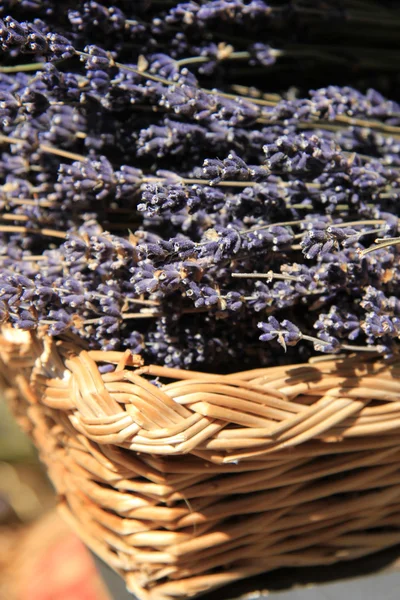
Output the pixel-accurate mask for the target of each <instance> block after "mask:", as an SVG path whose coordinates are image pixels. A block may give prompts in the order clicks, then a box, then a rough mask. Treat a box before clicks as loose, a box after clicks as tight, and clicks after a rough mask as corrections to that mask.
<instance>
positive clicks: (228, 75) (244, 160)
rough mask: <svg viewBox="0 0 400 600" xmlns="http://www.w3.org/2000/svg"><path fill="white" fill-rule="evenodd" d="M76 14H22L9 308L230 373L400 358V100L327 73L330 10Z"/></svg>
mask: <svg viewBox="0 0 400 600" xmlns="http://www.w3.org/2000/svg"><path fill="white" fill-rule="evenodd" d="M331 4H332V7H331V8H329V11H331V12H332V15H331V16H332V18H333V17H334V18H335V20H334V21H332V22H334V23H335V24H340V22H341V19H343V18H344V17H343V14H344V13H345V12H346V7H345V8H344V9H343V10H344V13H341V12H340V11H339V12H338V11H337V10H335V9H334V6H333V4H334V3H331ZM341 4H342V3H341ZM67 5H68V6H67ZM63 8H65V10H63V11H61V10H54V3H51V2H43V3H36V4H35V3H34V2H33V3H32V2H20V3H18V8H15V10H14V6H13V3H11V4H10V6H9V7H8V9H9V12H10V14H8V15H7V14H6V13H5V12H4V9H3V12H2V13H1V23H0V43H1V46H2V50H3V56H4V58H5V60H4V65H5V66H4V72H3V71H2V70H1V71H0V152H1V154H0V266H1V269H0V302H1V304H0V315H1V319H2V322H9V323H11V324H12V325H13V326H15V327H18V328H22V329H28V330H35V329H37V328H41V329H44V330H46V331H47V332H48V333H49V334H50V335H53V336H58V337H60V336H61V337H63V338H68V337H69V336H71V334H72V335H74V336H78V337H79V338H80V339H82V340H83V341H84V343H85V345H86V346H87V347H89V348H102V349H106V350H113V349H125V348H129V349H131V350H132V351H133V352H137V353H140V354H142V356H143V358H144V359H145V360H146V361H149V362H155V363H158V364H166V365H169V366H173V367H182V368H194V369H203V370H208V369H218V370H219V371H220V372H226V371H229V370H233V369H235V368H238V369H239V368H243V367H244V366H246V367H248V368H250V367H253V366H258V365H268V364H274V363H280V362H285V361H287V362H292V361H304V360H306V359H307V358H308V357H309V356H311V355H312V354H314V353H319V352H323V353H328V354H329V353H337V352H346V351H353V350H358V351H374V352H376V351H378V352H381V353H384V354H385V355H388V354H391V353H392V354H393V353H396V352H398V339H399V335H400V304H399V301H398V300H397V297H398V290H399V284H400V271H399V268H398V248H399V241H400V240H399V236H400V234H399V224H398V216H399V209H398V201H399V196H400V170H399V169H400V146H399V144H398V139H397V138H398V136H399V134H400V122H399V120H400V105H399V103H398V98H397V97H396V94H395V93H393V99H391V100H390V99H388V98H387V97H386V95H385V94H383V93H381V92H379V91H377V90H373V89H364V88H363V91H361V88H360V89H358V82H357V81H356V75H355V74H354V73H353V71H352V69H350V71H349V73H347V72H346V66H345V65H344V63H343V61H342V62H341V63H340V67H338V68H340V70H341V71H343V72H344V75H342V74H341V78H339V77H337V80H338V81H342V84H341V85H335V86H332V85H328V84H327V82H326V76H325V69H324V66H323V65H324V64H325V62H324V61H326V60H330V63H329V64H330V65H331V67H332V69H333V73H336V72H335V71H334V69H335V66H334V65H335V64H336V63H335V60H337V58H336V59H335V58H334V56H333V58H332V55H335V56H336V55H337V52H336V51H332V49H331V48H330V44H329V43H328V41H325V40H322V39H320V37H318V35H319V34H318V31H319V29H322V30H324V23H325V18H326V14H325V13H324V10H323V9H322V8H321V7H320V6H319V3H316V4H315V6H313V9H312V10H311V9H310V10H308V11H305V10H304V11H303V12H302V8H301V6H299V7H297V8H293V7H292V8H291V10H292V11H294V12H290V11H289V6H286V5H285V4H282V5H280V6H279V7H278V6H275V5H273V6H271V5H270V4H269V3H267V2H264V1H261V0H253V1H251V2H243V1H242V0H230V1H229V2H228V1H219V0H207V1H205V2H202V3H197V2H184V3H183V2H181V3H175V4H174V5H173V6H167V5H164V6H163V5H162V4H161V3H154V5H152V4H151V3H150V2H147V3H146V2H145V3H139V2H138V3H132V4H130V3H125V2H122V3H116V5H115V6H111V5H109V4H106V3H103V2H101V1H98V2H94V1H91V0H88V1H85V2H82V3H81V4H79V6H76V7H75V6H74V7H71V6H70V5H69V4H68V3H66V5H65V6H64V4H63ZM310 11H311V12H310ZM311 13H312V14H311ZM372 14H374V13H373V10H372V6H371V16H372ZM352 16H353V18H354V19H357V18H358V17H359V18H360V24H359V26H360V27H366V28H367V29H368V27H369V25H368V24H366V23H364V24H361V21H362V16H363V15H361V13H359V12H358V10H356V9H354V10H353V12H352ZM304 25H306V26H307V27H308V28H309V29H308V30H309V31H313V32H314V35H315V36H316V37H315V42H314V41H313V42H312V44H314V46H313V45H312V44H311V46H310V44H309V42H307V41H306V40H304V33H303V29H304V28H303V26H304ZM337 26H338V30H337V35H338V39H340V40H341V41H342V42H343V44H344V47H346V39H345V38H342V37H341V36H342V35H344V34H343V33H342V32H341V30H340V27H339V25H337ZM371 26H372V25H371ZM335 27H336V25H335ZM377 27H385V28H386V29H385V31H387V32H390V31H391V29H390V27H391V25H389V23H388V24H387V25H379V26H377ZM325 30H326V28H325ZM310 39H314V38H310ZM352 43H353V42H352ZM324 44H325V46H326V47H325V46H324ZM392 52H395V50H393V49H392ZM310 53H311V54H313V56H314V58H313V59H312V60H313V61H314V62H311V63H310V62H307V61H308V60H309V57H310ZM360 54H361V55H362V56H361V58H360ZM349 56H351V57H352V60H358V61H359V62H357V65H358V68H359V71H360V73H361V72H362V71H363V69H364V67H366V66H367V65H368V60H369V59H368V53H365V52H361V50H360V51H358V50H357V42H354V43H353V45H352V49H351V50H349ZM375 60H376V61H377V63H379V64H380V69H379V74H380V76H381V74H382V73H385V72H386V69H389V65H388V63H387V62H386V59H385V56H384V48H383V47H379V48H377V49H376V57H375ZM302 61H303V62H304V65H305V66H304V67H303V66H302V65H303V62H302ZM321 63H322V68H321ZM282 65H284V67H285V68H284V69H282V71H281V70H280V69H281V66H282ZM368 68H370V67H368ZM2 69H3V68H2ZM306 71H307V73H308V74H309V77H310V79H307V80H306V81H307V82H308V81H309V82H310V83H309V84H308V83H307V85H308V87H310V88H311V89H310V90H309V91H307V90H305V89H304V86H302V88H301V89H297V90H294V89H293V88H291V89H288V90H285V87H287V88H288V87H289V84H290V85H292V79H293V82H296V81H298V80H297V79H296V77H298V75H297V74H296V73H297V72H301V73H303V75H304V73H305V72H306ZM286 72H287V74H288V75H287V77H288V78H289V79H290V82H289V84H288V85H286V79H285V77H286V75H285V73H286ZM371 72H372V71H371ZM277 74H278V75H279V74H282V77H283V79H282V89H279V90H278V93H277V94H274V93H271V92H270V90H271V89H276V87H274V86H276V81H277V79H279V81H281V79H280V78H279V77H278V78H277ZM336 75H337V73H336ZM360 76H361V75H360ZM249 81H251V85H252V87H250V88H248V87H247V84H248V82H249ZM380 81H381V80H376V82H377V83H378V84H379V82H380Z"/></svg>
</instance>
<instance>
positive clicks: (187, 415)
mask: <svg viewBox="0 0 400 600" xmlns="http://www.w3.org/2000/svg"><path fill="white" fill-rule="evenodd" d="M105 364H113V365H115V367H116V368H115V370H114V371H113V372H108V373H104V374H101V372H100V370H99V367H100V366H104V365H105ZM101 370H103V369H101ZM0 377H1V379H2V383H3V386H5V387H6V388H8V389H7V397H8V400H9V402H10V404H11V405H12V407H13V409H14V413H15V414H16V415H17V418H18V419H19V422H20V423H21V425H22V426H23V427H24V428H25V430H27V431H28V432H29V433H30V434H31V436H32V437H33V439H34V441H35V444H36V445H37V447H38V448H39V450H40V454H41V458H42V460H43V461H44V462H45V463H46V465H47V467H48V471H49V475H50V477H51V479H52V481H53V483H54V485H55V487H56V489H57V491H58V494H59V508H60V511H61V513H62V514H63V515H64V517H65V518H66V519H67V521H68V522H69V523H70V524H71V526H72V527H73V528H74V529H75V530H76V532H77V533H78V534H79V536H80V537H81V539H83V541H84V542H85V543H86V544H87V545H88V546H89V547H90V548H91V549H92V550H93V551H94V552H96V553H97V554H98V555H99V556H100V557H101V558H102V559H103V560H104V561H106V562H107V563H108V564H109V565H110V566H111V567H113V568H114V569H115V570H116V571H117V572H119V573H120V574H121V575H122V576H123V577H124V578H125V581H126V583H127V586H128V589H130V590H131V591H132V592H134V593H135V594H136V595H137V596H138V597H139V598H140V599H142V600H159V599H162V600H164V599H165V600H167V599H170V598H179V597H182V598H183V597H187V596H191V595H195V594H197V593H200V592H203V591H205V590H209V589H211V588H213V587H217V586H220V585H223V584H225V583H228V582H232V581H234V580H236V579H239V578H243V577H248V576H250V575H254V574H256V573H260V572H263V571H267V570H272V569H275V568H277V567H282V566H301V565H319V564H329V563H334V562H336V561H339V560H347V559H351V558H355V557H360V556H363V555H366V554H369V553H372V552H375V551H377V550H380V549H382V548H385V547H388V546H391V545H394V544H397V543H399V542H400V461H399V459H400V438H399V429H400V364H399V363H396V362H395V361H392V362H389V361H386V362H385V361H382V360H379V358H378V357H371V358H366V357H365V355H362V356H360V355H359V356H352V357H346V358H336V359H329V360H320V361H315V362H314V363H312V364H305V365H297V366H296V365H293V366H290V367H288V366H284V367H276V368H270V369H258V370H253V371H247V372H242V373H235V374H231V375H212V374H206V373H197V372H193V371H179V370H176V369H168V368H163V367H156V366H147V365H146V366H143V365H142V364H141V360H140V357H138V356H134V355H132V354H131V353H130V352H126V353H120V352H100V351H86V350H83V349H82V348H80V347H79V346H78V345H76V344H74V343H73V342H71V341H66V340H64V341H60V340H58V341H55V340H54V339H50V338H48V337H45V336H43V337H38V336H36V335H33V334H30V333H28V332H21V331H15V330H12V329H9V328H4V329H3V331H2V339H1V341H0ZM154 379H156V380H157V382H158V385H154V384H153V383H151V380H152V381H154Z"/></svg>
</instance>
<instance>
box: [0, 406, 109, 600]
mask: <svg viewBox="0 0 400 600" xmlns="http://www.w3.org/2000/svg"><path fill="white" fill-rule="evenodd" d="M0 600H110V597H109V595H108V593H107V592H106V590H105V588H104V585H103V584H102V582H101V580H100V577H99V576H98V574H97V571H96V567H95V565H94V562H93V560H92V558H91V556H90V554H89V552H88V551H87V550H86V548H85V547H84V546H83V544H82V543H81V542H80V541H79V540H78V538H77V537H76V536H75V535H74V534H73V533H72V532H70V530H69V529H68V527H67V526H66V525H65V524H64V523H63V521H62V520H61V518H60V517H59V516H58V514H57V511H56V509H55V494H54V491H53V489H52V486H51V484H50V482H49V480H48V479H47V477H46V474H45V471H44V469H43V468H42V466H41V464H40V462H39V460H38V457H37V453H36V450H35V449H34V448H33V446H32V444H31V443H30V441H29V439H28V438H27V437H26V436H25V435H24V434H23V433H22V431H21V430H20V429H19V427H18V425H17V424H16V423H15V421H14V419H13V417H12V415H11V414H10V412H9V410H8V408H7V406H6V404H5V403H4V402H3V401H2V400H1V399H0Z"/></svg>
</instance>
